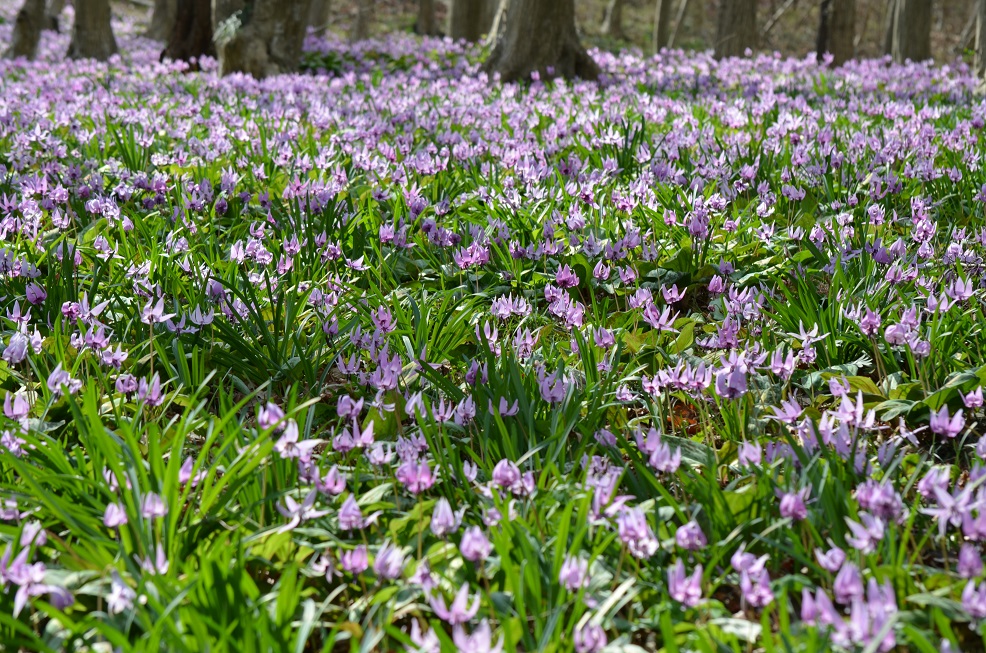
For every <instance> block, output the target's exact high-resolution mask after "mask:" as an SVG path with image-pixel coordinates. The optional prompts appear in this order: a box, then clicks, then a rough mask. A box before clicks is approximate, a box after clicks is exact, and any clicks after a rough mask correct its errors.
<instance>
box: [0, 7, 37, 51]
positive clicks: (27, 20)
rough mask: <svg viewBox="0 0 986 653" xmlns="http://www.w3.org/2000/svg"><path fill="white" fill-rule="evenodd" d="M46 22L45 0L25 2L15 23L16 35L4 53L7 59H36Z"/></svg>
mask: <svg viewBox="0 0 986 653" xmlns="http://www.w3.org/2000/svg"><path fill="white" fill-rule="evenodd" d="M44 22H45V0H24V4H23V5H22V6H21V10H20V11H18V12H17V20H16V21H15V22H14V34H13V36H12V37H11V39H10V47H9V48H7V51H6V52H4V53H3V56H4V57H5V58H7V59H16V58H18V57H24V58H25V59H32V60H33V59H34V58H35V57H36V56H37V55H38V41H39V40H40V39H41V29H42V28H43V27H44Z"/></svg>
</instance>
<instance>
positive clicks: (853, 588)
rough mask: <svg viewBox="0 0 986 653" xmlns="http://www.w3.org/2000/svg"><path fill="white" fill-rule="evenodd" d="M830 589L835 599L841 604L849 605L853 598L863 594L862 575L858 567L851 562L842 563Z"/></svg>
mask: <svg viewBox="0 0 986 653" xmlns="http://www.w3.org/2000/svg"><path fill="white" fill-rule="evenodd" d="M832 590H833V592H834V593H835V600H836V601H837V602H838V603H841V604H842V605H849V603H851V602H852V600H853V599H854V598H857V597H861V596H863V577H862V575H860V573H859V567H857V566H856V565H854V564H853V563H851V562H847V563H846V564H844V565H843V566H842V569H840V570H839V573H838V574H836V576H835V583H834V584H833V585H832Z"/></svg>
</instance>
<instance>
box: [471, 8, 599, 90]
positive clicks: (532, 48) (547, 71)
mask: <svg viewBox="0 0 986 653" xmlns="http://www.w3.org/2000/svg"><path fill="white" fill-rule="evenodd" d="M492 33H493V37H492V40H493V44H494V45H493V51H492V52H490V56H489V58H488V59H487V60H486V63H485V64H484V66H483V67H484V70H486V72H488V73H491V74H492V73H499V74H500V77H501V79H503V80H504V81H514V80H518V79H526V78H528V77H530V75H531V73H533V72H535V71H536V72H537V73H538V74H539V75H540V77H541V79H547V78H549V77H554V76H556V75H559V76H562V77H579V78H582V79H596V78H597V77H598V76H599V66H598V65H597V64H596V62H595V61H594V60H593V58H592V57H590V56H589V53H588V52H586V51H585V48H584V47H582V43H581V42H579V35H578V32H577V30H576V29H575V0H502V3H501V5H500V9H499V11H498V12H497V17H496V20H495V22H494V25H493V31H492Z"/></svg>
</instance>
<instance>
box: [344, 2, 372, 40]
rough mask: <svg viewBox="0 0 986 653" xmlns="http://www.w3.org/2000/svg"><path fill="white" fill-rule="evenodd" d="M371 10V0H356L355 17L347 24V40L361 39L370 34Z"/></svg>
mask: <svg viewBox="0 0 986 653" xmlns="http://www.w3.org/2000/svg"><path fill="white" fill-rule="evenodd" d="M372 11H373V0H356V18H354V19H353V23H352V25H350V26H349V40H350V41H351V42H353V43H355V42H356V41H362V40H364V39H366V38H368V37H369V36H370V13H371V12H372Z"/></svg>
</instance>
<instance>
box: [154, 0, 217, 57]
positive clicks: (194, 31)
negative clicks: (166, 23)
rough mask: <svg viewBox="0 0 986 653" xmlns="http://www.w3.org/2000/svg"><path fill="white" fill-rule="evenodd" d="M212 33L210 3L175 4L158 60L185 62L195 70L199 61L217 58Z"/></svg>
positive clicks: (208, 0) (195, 0)
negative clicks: (166, 39)
mask: <svg viewBox="0 0 986 653" xmlns="http://www.w3.org/2000/svg"><path fill="white" fill-rule="evenodd" d="M214 33H215V30H214V29H213V28H212V4H211V0H178V1H177V3H175V18H174V20H173V21H172V22H171V26H170V32H169V33H168V42H167V44H166V45H165V46H164V51H163V52H161V60H162V61H163V60H165V59H172V60H174V61H188V62H189V63H191V64H193V65H192V68H193V69H197V68H198V60H199V59H200V58H202V57H204V56H208V57H214V56H216V47H215V44H214V43H213V42H212V37H213V34H214Z"/></svg>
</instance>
